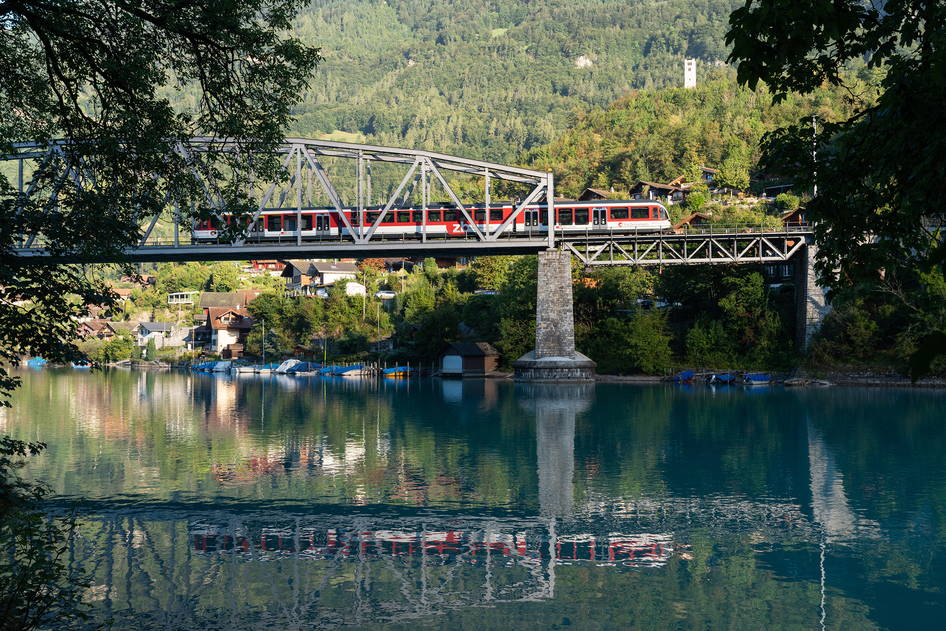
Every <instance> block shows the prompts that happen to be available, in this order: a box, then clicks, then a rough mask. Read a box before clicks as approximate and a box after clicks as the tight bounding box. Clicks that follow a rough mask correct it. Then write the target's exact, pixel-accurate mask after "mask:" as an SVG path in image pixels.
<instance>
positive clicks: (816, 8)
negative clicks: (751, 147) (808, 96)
mask: <svg viewBox="0 0 946 631" xmlns="http://www.w3.org/2000/svg"><path fill="white" fill-rule="evenodd" d="M730 23H731V28H730V31H729V33H728V34H727V36H726V39H727V42H728V43H730V44H731V45H732V53H731V55H730V60H731V61H734V62H737V63H738V65H739V68H738V76H739V80H740V82H742V83H744V84H747V85H749V86H750V87H755V86H757V85H760V84H761V83H763V82H764V83H765V84H767V85H768V86H769V89H771V90H772V92H773V94H774V97H775V99H776V100H782V99H786V98H790V97H789V95H790V93H792V92H801V93H813V92H815V91H816V90H818V89H819V88H820V86H821V85H822V84H825V83H826V84H831V85H835V86H842V87H845V88H847V89H849V90H850V91H851V94H852V103H853V105H854V111H853V112H852V113H851V114H850V115H849V116H844V117H839V118H834V119H828V120H821V121H818V131H817V133H816V134H815V135H814V148H815V151H813V150H812V149H813V147H812V141H813V131H814V130H813V126H812V121H811V120H810V119H807V118H806V119H803V120H800V121H797V122H795V123H794V124H792V125H786V126H783V127H781V128H780V129H778V130H777V131H775V132H772V133H771V134H769V135H768V136H767V137H766V139H765V142H764V163H765V164H768V165H772V166H773V167H774V166H775V165H778V167H779V168H780V170H781V171H782V172H784V173H786V174H789V175H791V176H792V177H793V178H794V180H795V182H796V184H803V185H807V186H808V188H812V187H813V186H814V185H815V184H817V185H818V195H817V196H816V197H815V198H814V199H812V200H811V201H810V202H809V203H808V205H807V207H806V212H807V215H808V218H809V220H811V221H814V222H815V231H816V238H817V241H818V244H819V261H818V269H819V272H820V274H821V276H822V277H823V278H824V279H825V280H826V281H827V282H829V283H830V284H831V285H832V286H834V287H835V288H839V287H853V286H855V285H857V284H861V283H863V284H866V285H868V286H874V287H877V286H878V285H879V284H881V285H882V284H883V282H884V279H885V278H886V277H887V276H888V275H889V274H891V273H893V274H895V275H896V274H898V273H899V274H900V275H905V274H910V273H912V272H911V269H912V268H918V270H919V272H920V273H922V272H925V271H928V270H929V268H930V267H931V266H935V265H943V264H946V245H944V243H943V241H942V239H941V235H940V228H941V226H942V218H943V214H942V210H941V208H939V206H938V204H936V201H935V200H937V199H939V198H940V197H941V195H942V184H943V181H944V180H946V5H944V4H943V3H942V2H940V1H939V0H902V1H899V2H887V3H884V4H883V6H882V8H881V7H877V6H875V5H872V4H870V3H864V2H860V1H858V0H816V1H814V2H804V3H797V2H791V1H790V0H767V1H765V2H760V1H759V0H750V1H749V2H747V3H746V5H745V6H744V7H742V8H740V9H738V10H736V11H735V12H734V13H733V14H732V17H731V18H730ZM862 60H864V61H866V68H865V69H864V71H863V73H862V74H864V75H870V77H871V78H872V79H873V80H874V82H875V84H876V86H877V89H876V91H870V90H868V91H860V90H858V89H856V86H851V85H850V81H849V76H848V75H847V74H846V70H847V68H848V67H849V66H851V65H852V64H858V63H861V61H862ZM898 271H899V272H898ZM928 332H929V333H931V334H932V333H938V332H941V330H936V331H933V330H930V331H928ZM939 339H941V338H940V337H939V336H935V335H934V336H932V337H930V338H929V340H930V342H931V343H933V344H936V348H937V349H938V350H939V351H940V352H943V353H946V345H942V346H941V345H938V344H937V342H936V341H937V340H939ZM927 350H929V349H927Z"/></svg>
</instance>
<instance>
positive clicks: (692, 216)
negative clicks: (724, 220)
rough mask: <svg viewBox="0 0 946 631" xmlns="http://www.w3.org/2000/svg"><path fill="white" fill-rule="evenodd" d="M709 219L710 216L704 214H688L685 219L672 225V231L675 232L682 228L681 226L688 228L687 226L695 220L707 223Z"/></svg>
mask: <svg viewBox="0 0 946 631" xmlns="http://www.w3.org/2000/svg"><path fill="white" fill-rule="evenodd" d="M711 218H712V217H710V216H709V215H707V214H706V213H692V214H690V215H687V216H686V217H684V218H683V219H681V220H680V221H678V222H677V223H675V224H673V229H674V230H676V229H677V228H682V227H683V226H688V225H690V224H691V223H693V222H694V221H696V220H697V219H700V220H703V221H709V220H710V219H711Z"/></svg>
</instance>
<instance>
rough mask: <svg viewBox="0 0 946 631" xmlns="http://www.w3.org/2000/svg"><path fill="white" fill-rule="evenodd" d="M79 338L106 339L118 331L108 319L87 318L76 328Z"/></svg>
mask: <svg viewBox="0 0 946 631" xmlns="http://www.w3.org/2000/svg"><path fill="white" fill-rule="evenodd" d="M77 333H78V335H79V337H81V338H86V339H88V338H93V337H94V338H97V339H100V340H107V339H109V338H113V337H115V335H116V334H117V333H118V332H117V331H116V330H115V329H114V328H113V327H112V325H111V323H110V322H109V321H108V320H87V321H85V322H82V323H80V324H79V328H78V330H77Z"/></svg>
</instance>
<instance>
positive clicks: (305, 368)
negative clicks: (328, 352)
mask: <svg viewBox="0 0 946 631" xmlns="http://www.w3.org/2000/svg"><path fill="white" fill-rule="evenodd" d="M321 368H322V364H316V363H314V362H299V363H298V364H295V365H293V366H291V367H290V368H289V369H288V370H286V374H287V375H298V374H308V373H314V372H317V371H318V370H320V369H321Z"/></svg>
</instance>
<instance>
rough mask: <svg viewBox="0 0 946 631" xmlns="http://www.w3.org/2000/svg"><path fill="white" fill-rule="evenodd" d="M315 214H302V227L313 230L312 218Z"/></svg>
mask: <svg viewBox="0 0 946 631" xmlns="http://www.w3.org/2000/svg"><path fill="white" fill-rule="evenodd" d="M313 217H314V215H302V229H303V230H312V218H313Z"/></svg>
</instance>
